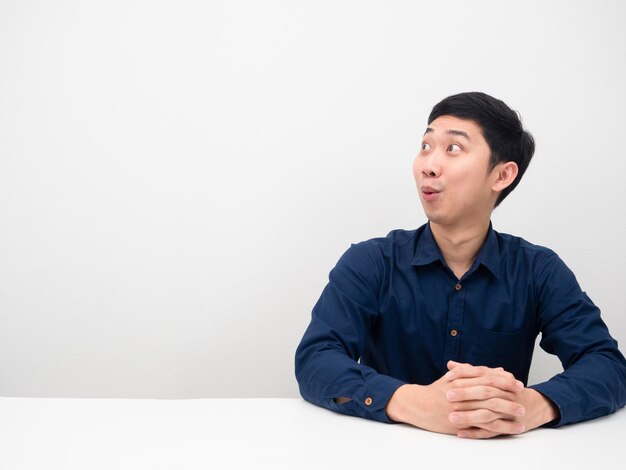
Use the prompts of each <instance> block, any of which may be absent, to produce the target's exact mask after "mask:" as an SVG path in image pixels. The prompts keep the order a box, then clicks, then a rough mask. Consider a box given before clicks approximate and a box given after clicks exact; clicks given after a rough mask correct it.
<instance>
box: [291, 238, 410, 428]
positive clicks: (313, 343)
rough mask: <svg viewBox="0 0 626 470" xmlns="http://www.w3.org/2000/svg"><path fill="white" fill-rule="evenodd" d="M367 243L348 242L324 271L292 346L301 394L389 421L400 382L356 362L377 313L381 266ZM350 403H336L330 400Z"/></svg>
mask: <svg viewBox="0 0 626 470" xmlns="http://www.w3.org/2000/svg"><path fill="white" fill-rule="evenodd" d="M375 248H376V247H375V246H372V245H371V244H369V243H368V242H362V243H359V244H356V245H352V246H351V247H350V248H349V249H348V250H347V251H346V252H345V253H344V254H343V256H342V257H341V258H340V260H339V261H338V263H337V265H336V266H335V267H334V268H333V270H332V271H331V272H330V275H329V282H328V284H327V285H326V287H325V288H324V291H323V292H322V295H321V297H320V298H319V300H318V302H317V303H316V304H315V307H314V308H313V312H312V315H311V323H310V324H309V327H308V328H307V330H306V332H305V333H304V336H303V338H302V341H301V342H300V345H299V346H298V348H297V350H296V358H295V366H296V378H297V380H298V385H299V387H300V393H301V395H302V397H303V398H304V399H305V400H307V401H309V402H311V403H313V404H315V405H318V406H322V407H324V408H327V409H330V410H333V411H337V412H339V413H344V414H348V415H352V416H360V417H363V418H367V419H372V420H376V421H382V422H391V421H390V420H389V418H388V417H387V414H386V412H385V407H386V405H387V402H388V401H389V399H390V398H391V395H393V393H394V392H395V391H396V390H397V389H398V387H400V386H401V385H403V384H404V382H402V381H400V380H398V379H395V378H393V377H390V376H386V375H383V374H378V373H377V372H376V371H375V370H374V369H372V368H370V367H367V366H365V365H362V364H360V363H359V362H358V361H359V359H360V357H361V355H362V353H363V349H364V347H365V342H366V338H367V334H368V331H369V329H370V327H371V325H372V324H373V322H375V321H376V317H377V315H378V295H377V293H378V292H379V290H380V282H381V279H382V270H381V266H380V261H378V262H377V261H376V260H375V258H374V256H373V253H372V251H373V250H374V249H375ZM340 397H345V398H349V399H350V401H348V402H346V403H343V404H339V403H336V402H335V400H334V399H335V398H340Z"/></svg>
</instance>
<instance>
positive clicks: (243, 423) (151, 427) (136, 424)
mask: <svg viewBox="0 0 626 470" xmlns="http://www.w3.org/2000/svg"><path fill="white" fill-rule="evenodd" d="M625 431H626V411H624V410H620V411H618V412H617V413H615V414H613V415H611V416H608V417H605V418H600V419H597V420H594V421H590V422H587V423H580V424H576V425H572V426H565V427H563V428H560V429H538V430H534V431H532V432H529V433H526V434H523V435H520V436H515V437H506V438H497V439H491V440H485V441H470V440H464V439H459V438H456V437H454V436H447V435H441V434H435V433H430V432H427V431H423V430H420V429H416V428H413V427H410V426H406V425H389V424H383V423H377V422H372V421H367V420H364V419H360V418H353V417H348V416H342V415H339V414H336V413H333V412H330V411H327V410H324V409H321V408H318V407H315V406H313V405H310V404H308V403H306V402H304V401H303V400H300V399H201V400H131V399H58V398H0V469H2V470H22V469H25V470H26V469H28V470H31V469H46V470H56V469H76V470H79V469H80V470H100V469H132V470H140V469H150V470H153V469H154V470H160V469H176V470H179V469H181V470H183V469H222V468H289V469H302V468H304V469H309V468H311V469H313V468H316V469H317V468H319V469H335V468H337V469H338V468H341V469H359V470H362V469H378V470H386V469H394V468H403V469H405V468H415V469H421V468H425V466H427V467H428V468H454V469H462V468H470V469H472V468H481V469H485V468H501V469H504V470H507V469H518V468H519V469H521V468H525V469H543V468H545V469H550V470H556V469H583V468H597V469H604V468H625V467H623V465H624V462H626V433H625ZM438 464H439V465H440V466H439V465H438Z"/></svg>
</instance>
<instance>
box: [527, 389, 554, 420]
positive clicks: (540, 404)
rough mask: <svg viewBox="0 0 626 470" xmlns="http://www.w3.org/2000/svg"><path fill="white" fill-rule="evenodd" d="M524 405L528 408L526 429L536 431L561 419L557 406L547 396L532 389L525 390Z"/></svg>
mask: <svg viewBox="0 0 626 470" xmlns="http://www.w3.org/2000/svg"><path fill="white" fill-rule="evenodd" d="M522 393H523V394H524V399H523V402H524V403H523V405H524V407H525V408H526V416H525V418H526V419H524V421H526V422H527V423H526V429H527V430H530V429H534V428H538V427H539V426H543V425H544V424H547V423H550V422H552V421H554V420H556V419H557V418H558V417H559V410H558V408H557V406H556V405H555V404H554V403H553V402H552V400H550V399H549V398H547V397H546V396H545V395H543V394H541V393H539V392H538V391H537V390H535V389H532V388H525V389H524V390H523V391H522Z"/></svg>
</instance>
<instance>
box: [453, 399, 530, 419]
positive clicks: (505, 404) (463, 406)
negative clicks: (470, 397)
mask: <svg viewBox="0 0 626 470" xmlns="http://www.w3.org/2000/svg"><path fill="white" fill-rule="evenodd" d="M480 409H485V410H490V411H492V412H494V413H498V414H499V415H500V417H506V418H508V419H514V418H520V417H522V416H524V415H525V414H526V409H525V408H524V406H522V405H520V404H519V403H516V402H514V401H510V400H505V399H503V398H489V399H488V400H475V401H461V402H456V403H454V404H453V406H452V411H459V412H464V411H471V410H480Z"/></svg>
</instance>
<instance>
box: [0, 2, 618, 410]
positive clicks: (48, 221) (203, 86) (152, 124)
mask: <svg viewBox="0 0 626 470" xmlns="http://www.w3.org/2000/svg"><path fill="white" fill-rule="evenodd" d="M624 18H626V6H625V4H624V3H623V2H621V1H619V0H615V1H598V0H595V1H585V2H582V1H524V2H521V1H517V2H504V1H472V2H466V1H424V2H418V1H402V2H401V1H385V2H382V1H362V0H361V1H341V0H333V1H320V0H316V1H308V2H297V1H265V2H256V1H252V0H250V1H238V2H234V1H228V2H227V1H223V2H218V1H213V2H210V1H201V0H186V1H181V0H177V1H173V0H162V1H139V0H114V1H112V0H106V1H94V0H90V1H76V0H74V1H69V0H64V1H56V2H54V1H45V0H30V1H28V0H0V394H1V395H22V396H82V397H163V398H179V397H180V398H182V397H226V396H232V397H248V396H259V397H291V396H297V386H296V383H295V380H294V378H293V352H294V350H295V348H296V345H297V344H298V342H299V340H300V337H301V335H302V333H303V331H304V329H305V327H306V325H307V324H308V321H309V316H310V311H311V308H312V306H313V304H314V303H315V301H316V300H317V298H318V296H319V294H320V293H321V291H322V288H323V287H324V285H325V283H326V280H327V274H328V272H329V271H330V269H331V268H332V267H333V266H334V264H335V262H336V261H337V259H338V257H339V256H340V255H341V253H343V251H344V250H345V249H347V248H348V246H349V245H350V243H352V242H358V241H361V240H365V239H368V238H371V237H374V236H384V235H386V234H387V232H388V231H390V230H392V229H394V228H407V229H412V228H415V227H417V226H419V225H421V224H422V223H424V222H425V217H424V215H423V212H422V210H421V207H420V204H419V200H418V197H417V194H416V191H415V188H414V183H413V179H412V174H411V163H412V160H413V158H414V155H415V153H416V151H417V149H418V145H419V143H420V135H421V134H422V133H423V130H424V127H425V125H426V117H427V115H428V113H429V111H430V108H431V107H432V105H433V104H435V103H436V102H437V101H439V100H440V99H442V98H443V97H445V96H447V95H450V94H452V93H457V92H460V91H471V90H481V91H485V92H487V93H490V94H493V95H494V96H496V97H499V98H501V99H503V100H504V101H506V102H507V103H508V104H509V105H510V106H512V107H513V108H514V109H518V110H519V111H520V112H521V114H522V116H523V119H524V122H525V124H526V126H527V127H528V129H529V130H530V131H531V132H532V133H533V134H534V136H535V138H536V140H537V152H536V155H535V159H534V161H533V162H532V164H531V167H530V169H529V171H528V173H527V175H526V177H525V180H524V181H523V182H522V184H521V185H520V187H519V188H518V189H516V191H514V192H513V193H512V195H511V196H509V198H508V199H507V201H505V203H504V204H503V205H502V206H501V208H499V209H498V210H497V211H496V213H495V215H494V226H495V228H496V229H497V230H500V231H502V232H510V233H515V234H517V235H520V236H523V237H525V238H527V239H528V240H530V241H532V242H535V243H538V244H542V245H546V246H549V247H551V248H553V249H554V250H555V251H557V252H558V253H559V254H560V255H561V257H562V258H563V259H564V260H565V261H566V262H567V263H568V264H569V265H570V267H571V268H572V269H573V270H574V272H576V273H577V275H578V279H579V281H580V283H581V284H582V286H583V288H584V289H585V290H586V291H587V292H588V293H589V295H590V296H591V297H592V299H594V300H595V301H596V303H597V304H598V305H599V306H600V307H601V308H602V309H603V316H604V318H605V321H606V322H607V323H608V324H609V327H610V329H611V332H612V334H613V336H614V337H615V338H616V339H618V340H619V341H620V343H621V344H622V347H623V346H624V345H626V318H625V315H624V305H626V288H625V287H624V286H625V285H626V250H625V249H624V240H625V239H626V222H625V220H626V208H625V203H626V182H625V176H624V175H625V171H626V164H625V161H626V156H625V148H626V142H625V135H626V116H625V114H624V109H625V107H626V85H625V84H626V61H625V60H624V57H626V28H624V27H623V20H624ZM558 370H559V366H558V361H557V360H556V359H554V358H549V357H548V356H547V355H545V354H544V353H543V352H538V353H537V355H536V363H535V365H534V367H533V371H532V379H531V380H534V381H538V380H542V379H544V378H547V377H549V376H550V375H552V374H553V373H555V372H557V371H558Z"/></svg>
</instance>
